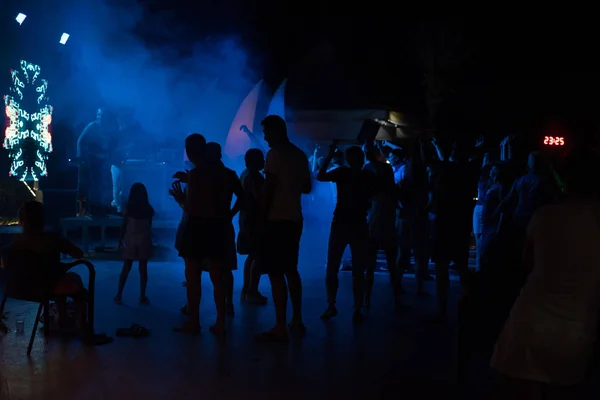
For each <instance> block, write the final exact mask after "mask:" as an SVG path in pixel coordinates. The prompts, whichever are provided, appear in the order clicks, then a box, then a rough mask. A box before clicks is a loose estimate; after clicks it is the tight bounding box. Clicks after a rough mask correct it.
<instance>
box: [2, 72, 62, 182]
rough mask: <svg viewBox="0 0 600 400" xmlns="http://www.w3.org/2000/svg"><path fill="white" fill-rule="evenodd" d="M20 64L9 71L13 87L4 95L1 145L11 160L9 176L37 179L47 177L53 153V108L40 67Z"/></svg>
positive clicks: (27, 179)
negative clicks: (3, 123) (4, 120)
mask: <svg viewBox="0 0 600 400" xmlns="http://www.w3.org/2000/svg"><path fill="white" fill-rule="evenodd" d="M20 67H21V68H20V70H11V71H10V74H11V78H12V86H11V88H10V90H9V94H7V95H5V96H4V104H5V110H6V130H5V134H4V143H3V147H4V148H5V149H6V150H8V152H9V157H10V158H11V160H12V162H11V166H10V171H9V175H10V176H14V177H16V178H17V179H19V180H20V181H23V182H25V181H34V182H37V181H39V179H40V178H41V177H43V176H48V170H47V167H46V161H47V160H48V154H50V153H51V152H52V136H51V135H50V125H51V124H52V110H53V109H52V106H51V105H50V104H48V97H47V96H46V91H47V89H48V82H47V81H46V80H45V79H41V78H40V71H41V69H40V67H39V66H38V65H35V64H32V63H29V62H27V61H24V60H21V65H20Z"/></svg>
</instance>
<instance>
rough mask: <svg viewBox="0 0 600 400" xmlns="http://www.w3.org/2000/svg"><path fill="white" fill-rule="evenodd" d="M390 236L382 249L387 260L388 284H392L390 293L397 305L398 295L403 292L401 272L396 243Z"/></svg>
mask: <svg viewBox="0 0 600 400" xmlns="http://www.w3.org/2000/svg"><path fill="white" fill-rule="evenodd" d="M394 236H395V235H393V236H392V238H391V240H390V241H389V243H386V245H385V248H384V251H385V258H386V261H387V266H388V272H389V274H390V284H391V285H392V294H393V296H394V306H395V307H398V306H399V305H400V304H399V301H400V295H401V294H402V293H403V292H404V289H402V274H401V273H400V271H399V268H398V265H397V264H396V260H397V258H398V245H397V241H396V238H395V237H394Z"/></svg>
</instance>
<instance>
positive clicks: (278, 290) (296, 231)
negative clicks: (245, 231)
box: [257, 115, 311, 341]
mask: <svg viewBox="0 0 600 400" xmlns="http://www.w3.org/2000/svg"><path fill="white" fill-rule="evenodd" d="M261 124H262V126H263V131H264V135H265V141H266V142H267V143H268V145H269V147H270V148H271V150H269V152H268V153H267V158H266V163H265V175H266V178H265V189H264V218H263V220H264V231H263V240H262V246H261V255H260V263H259V265H260V268H261V272H262V273H265V274H268V275H269V279H270V281H271V287H272V292H273V304H274V305H275V316H276V323H275V327H274V328H273V329H271V330H269V331H267V332H264V333H262V334H260V335H258V336H257V339H258V340H265V341H287V339H288V327H287V313H286V309H287V297H288V290H289V295H290V299H291V301H292V309H293V316H292V322H291V323H290V328H291V329H292V330H300V331H302V330H304V329H305V328H304V324H303V323H302V281H301V280H300V275H299V273H298V253H299V251H300V238H301V236H302V226H303V217H302V204H301V197H302V194H308V193H310V189H311V173H310V168H309V166H308V157H307V156H306V154H304V152H303V151H302V150H300V149H299V148H298V147H297V146H295V145H294V144H292V143H291V142H290V140H289V139H288V136H287V127H286V125H285V121H284V120H283V119H282V118H281V117H278V116H276V115H269V116H267V117H266V118H265V119H264V120H263V121H262V123H261Z"/></svg>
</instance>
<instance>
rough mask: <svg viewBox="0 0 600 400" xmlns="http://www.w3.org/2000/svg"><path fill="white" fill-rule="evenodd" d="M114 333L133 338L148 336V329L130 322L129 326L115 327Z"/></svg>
mask: <svg viewBox="0 0 600 400" xmlns="http://www.w3.org/2000/svg"><path fill="white" fill-rule="evenodd" d="M116 335H117V336H118V337H131V338H135V339H139V338H145V337H148V336H150V330H149V329H147V328H144V327H143V326H141V325H138V324H132V325H131V327H129V328H119V329H117V332H116Z"/></svg>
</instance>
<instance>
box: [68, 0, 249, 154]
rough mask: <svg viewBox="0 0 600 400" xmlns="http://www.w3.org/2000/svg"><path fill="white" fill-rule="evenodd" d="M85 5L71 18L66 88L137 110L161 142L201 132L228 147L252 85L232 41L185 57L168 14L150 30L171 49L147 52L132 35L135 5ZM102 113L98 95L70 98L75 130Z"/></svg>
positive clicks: (200, 46) (206, 44) (138, 13)
mask: <svg viewBox="0 0 600 400" xmlns="http://www.w3.org/2000/svg"><path fill="white" fill-rule="evenodd" d="M81 3H82V4H80V5H75V7H74V8H69V10H68V12H67V15H71V18H70V21H71V22H69V24H70V25H71V29H72V30H73V31H74V32H75V33H74V34H73V35H72V36H73V39H72V40H73V41H74V42H76V43H77V45H76V44H75V43H74V44H73V48H72V49H71V50H72V51H69V52H66V53H67V54H66V56H67V57H68V69H69V72H70V77H69V79H68V81H67V83H66V84H65V86H64V87H70V88H77V89H78V90H79V91H80V92H81V93H82V94H83V93H85V92H88V93H97V95H98V98H99V99H101V101H102V102H103V104H104V105H106V106H109V107H115V108H129V109H131V110H133V114H134V116H135V118H136V120H137V121H138V122H139V123H140V124H141V126H142V128H143V129H144V130H145V131H147V133H148V134H150V135H152V136H154V137H155V138H156V139H157V140H159V141H171V140H180V141H181V142H182V141H183V138H184V137H185V135H186V134H187V133H189V132H193V131H198V132H202V133H203V134H205V135H206V137H207V139H208V140H214V141H218V142H220V143H224V140H225V136H226V134H227V130H228V128H229V124H230V123H231V120H232V119H233V117H234V115H235V113H236V111H237V108H238V107H239V104H240V102H241V100H242V99H243V98H244V96H245V95H246V94H247V92H248V91H249V90H250V89H251V87H252V84H253V80H254V78H253V77H252V74H251V73H249V72H248V70H247V54H246V52H245V51H244V49H243V48H242V47H241V46H240V45H239V42H238V41H237V40H236V39H235V38H233V37H226V38H207V39H205V40H203V41H201V42H198V43H196V44H195V45H194V46H193V49H192V51H191V54H190V53H189V52H188V55H186V56H182V55H181V53H182V51H181V47H178V43H177V41H176V36H177V35H175V34H174V33H172V32H170V31H169V29H170V26H171V27H172V26H173V24H172V23H171V19H170V16H169V15H168V14H165V13H163V14H155V15H153V16H152V23H153V30H154V31H156V32H159V33H161V35H160V36H161V37H162V38H163V43H167V44H162V45H160V46H154V47H150V46H149V45H147V44H145V43H143V42H142V41H141V40H140V39H139V37H138V35H136V34H134V29H135V28H136V26H137V25H138V24H139V23H140V22H141V21H142V18H143V17H144V13H143V10H142V8H140V7H139V6H138V5H136V4H128V5H122V4H121V5H120V6H119V7H115V6H110V5H109V4H108V3H107V2H96V1H94V2H81ZM72 21H77V22H75V24H76V25H79V26H73V24H74V22H72ZM163 32H166V34H163ZM170 33H172V34H170ZM169 36H170V37H169ZM165 37H166V40H164V39H165ZM98 106H99V104H98V99H97V98H95V96H93V95H92V96H89V97H88V96H85V95H82V96H78V97H77V98H76V99H73V100H72V123H73V125H74V126H77V127H81V125H82V124H85V123H86V122H89V121H90V120H92V119H93V118H94V115H95V109H96V108H97V107H98Z"/></svg>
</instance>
